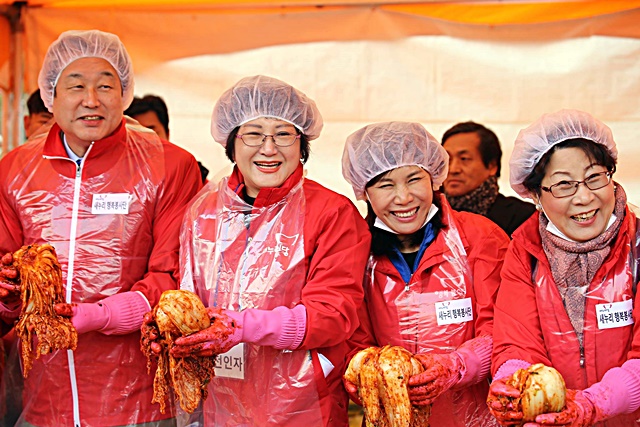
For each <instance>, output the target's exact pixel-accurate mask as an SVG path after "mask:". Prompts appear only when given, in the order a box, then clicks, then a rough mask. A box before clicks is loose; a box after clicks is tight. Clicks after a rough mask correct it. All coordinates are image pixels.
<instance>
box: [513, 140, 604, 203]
mask: <svg viewBox="0 0 640 427" xmlns="http://www.w3.org/2000/svg"><path fill="white" fill-rule="evenodd" d="M563 148H578V149H580V150H582V151H583V152H584V154H586V155H587V157H588V158H589V160H590V161H591V162H592V163H593V164H596V165H600V166H604V167H605V168H606V169H607V170H608V171H609V172H614V171H615V170H616V161H615V159H614V158H613V156H612V155H611V153H609V150H607V147H605V146H604V145H602V144H598V143H596V142H594V141H592V140H590V139H586V138H572V139H567V140H565V141H562V142H560V143H558V144H556V145H554V146H553V147H552V148H551V149H550V150H549V151H547V152H546V153H544V154H543V156H542V157H541V158H540V160H539V161H538V163H537V164H536V165H535V167H534V168H533V170H532V171H531V173H530V174H529V175H528V176H527V177H526V178H525V179H524V182H523V183H522V185H524V187H525V188H526V189H527V190H529V191H530V192H532V193H535V194H537V195H538V196H539V195H540V186H541V185H542V179H543V178H544V174H545V172H546V169H547V165H548V164H549V161H550V160H551V156H552V155H553V153H555V152H556V151H558V150H561V149H563Z"/></svg>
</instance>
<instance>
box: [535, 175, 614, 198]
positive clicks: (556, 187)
mask: <svg viewBox="0 0 640 427" xmlns="http://www.w3.org/2000/svg"><path fill="white" fill-rule="evenodd" d="M614 172H615V170H612V171H605V172H598V173H594V174H591V175H589V176H588V177H586V178H585V179H583V180H582V181H560V182H558V183H556V184H553V185H551V186H549V187H542V186H541V187H540V189H541V190H543V191H546V192H548V193H551V195H552V196H553V197H555V198H557V199H561V198H563V197H569V196H573V195H574V194H576V193H577V192H578V187H579V186H580V184H584V185H585V186H586V187H587V188H588V189H589V190H599V189H601V188H603V187H606V186H607V185H609V183H610V182H611V177H612V176H613V173H614Z"/></svg>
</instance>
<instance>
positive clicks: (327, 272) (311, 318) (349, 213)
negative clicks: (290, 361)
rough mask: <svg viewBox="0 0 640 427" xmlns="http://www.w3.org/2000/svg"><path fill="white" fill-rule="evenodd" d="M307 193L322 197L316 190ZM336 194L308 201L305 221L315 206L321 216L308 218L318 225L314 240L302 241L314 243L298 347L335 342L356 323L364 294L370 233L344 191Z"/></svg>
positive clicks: (346, 334)
mask: <svg viewBox="0 0 640 427" xmlns="http://www.w3.org/2000/svg"><path fill="white" fill-rule="evenodd" d="M305 191H306V190H305ZM311 197H316V199H318V198H320V197H321V196H320V194H319V193H315V194H313V195H312V196H311ZM336 197H337V199H334V200H331V201H330V200H327V199H326V198H325V200H317V202H320V205H316V206H310V205H309V204H308V206H307V217H306V218H305V221H307V219H308V218H309V216H310V215H318V212H317V210H319V211H320V212H321V216H320V217H319V218H318V221H314V222H313V224H314V225H313V226H314V227H317V228H318V229H317V230H316V233H314V234H315V236H316V237H315V242H314V243H312V242H308V241H307V240H305V244H308V245H311V244H313V254H312V256H311V259H310V260H309V269H308V274H307V282H306V284H305V286H304V288H303V289H302V298H301V300H302V303H303V304H304V305H305V307H306V309H307V333H306V336H305V339H304V341H303V342H302V345H301V347H300V348H303V349H314V348H321V347H330V346H334V345H337V344H339V343H341V342H344V341H345V340H346V339H347V338H349V337H350V336H351V334H352V333H353V332H354V331H355V329H356V327H357V326H358V315H357V309H358V306H360V305H361V303H362V299H363V298H364V290H363V288H362V277H363V275H364V269H365V265H366V262H367V259H368V257H369V249H370V244H371V236H370V233H369V230H368V228H367V225H366V223H365V221H364V219H362V217H361V216H360V213H359V212H358V211H357V209H356V208H355V206H354V205H353V204H352V203H351V202H350V201H349V200H348V199H346V198H345V197H343V196H337V195H336ZM307 200H309V199H307ZM314 204H315V203H314ZM313 210H316V212H315V213H313V212H312V211H313ZM306 228H307V227H306V226H305V229H306ZM305 233H306V232H305ZM305 250H306V249H305Z"/></svg>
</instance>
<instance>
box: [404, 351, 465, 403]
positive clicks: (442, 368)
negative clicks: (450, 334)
mask: <svg viewBox="0 0 640 427" xmlns="http://www.w3.org/2000/svg"><path fill="white" fill-rule="evenodd" d="M414 357H415V358H416V359H417V360H418V361H419V362H420V363H421V364H422V366H423V367H424V369H425V370H424V372H422V373H420V374H418V375H413V376H412V377H411V378H409V400H411V403H412V404H414V405H418V406H421V405H430V404H432V403H433V401H434V400H435V399H437V398H438V396H440V395H441V394H442V393H444V392H446V391H447V390H449V389H450V388H451V387H453V386H454V385H456V384H457V383H458V381H460V377H461V374H460V373H461V370H462V369H463V367H464V364H463V362H462V358H461V357H460V355H459V354H458V353H456V352H455V351H454V352H451V353H447V354H432V353H426V354H416V355H415V356H414Z"/></svg>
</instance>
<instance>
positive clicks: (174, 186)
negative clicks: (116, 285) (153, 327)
mask: <svg viewBox="0 0 640 427" xmlns="http://www.w3.org/2000/svg"><path fill="white" fill-rule="evenodd" d="M163 146H164V157H165V168H166V176H165V179H164V182H163V187H162V190H161V194H160V196H159V198H158V202H157V205H156V209H155V216H154V218H153V241H154V243H153V248H152V250H151V254H150V256H149V261H148V270H147V273H146V274H145V275H144V277H143V278H142V280H139V281H138V282H137V283H135V284H134V285H133V287H132V288H131V291H140V292H142V293H143V294H144V295H145V296H146V297H147V300H148V301H149V304H151V306H152V307H153V306H154V305H155V304H156V303H157V302H158V300H159V299H160V295H161V294H162V292H164V291H165V290H168V289H177V288H178V287H179V286H178V277H179V262H178V253H179V248H180V226H181V225H182V220H183V217H184V213H185V209H186V207H187V203H188V202H189V201H190V200H191V198H192V197H193V196H195V195H196V193H197V192H198V191H199V190H200V188H201V187H202V182H201V180H202V178H201V176H200V170H199V168H198V163H197V162H196V160H195V158H194V157H193V156H192V155H191V154H189V153H188V152H186V151H185V150H183V149H182V148H180V147H178V146H176V145H174V144H171V143H169V142H166V141H163Z"/></svg>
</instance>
